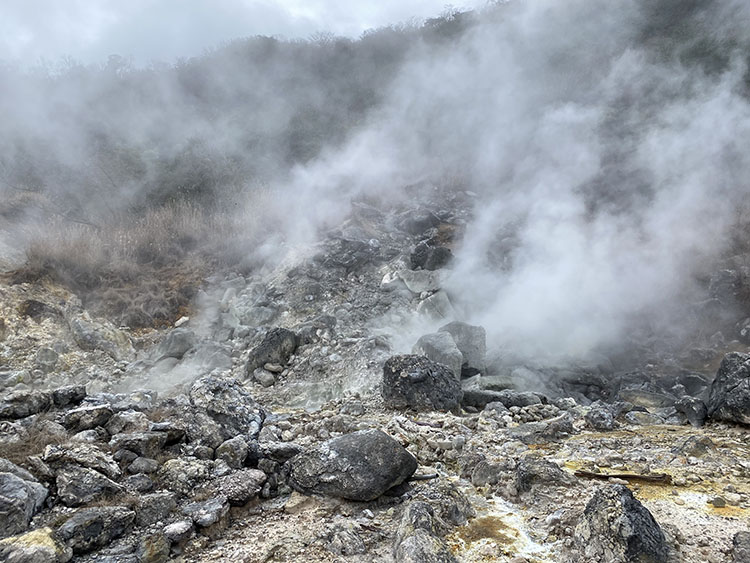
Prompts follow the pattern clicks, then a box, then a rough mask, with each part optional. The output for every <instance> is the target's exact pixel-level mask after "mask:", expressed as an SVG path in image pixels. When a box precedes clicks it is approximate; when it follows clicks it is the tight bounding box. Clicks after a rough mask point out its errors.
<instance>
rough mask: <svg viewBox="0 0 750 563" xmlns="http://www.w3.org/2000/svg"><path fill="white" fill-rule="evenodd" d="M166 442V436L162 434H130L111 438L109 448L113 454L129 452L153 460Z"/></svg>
mask: <svg viewBox="0 0 750 563" xmlns="http://www.w3.org/2000/svg"><path fill="white" fill-rule="evenodd" d="M166 442H167V436H166V434H164V433H162V432H132V433H126V434H116V435H114V436H112V439H111V440H110V441H109V447H110V448H111V449H112V451H113V452H116V451H117V450H130V451H131V452H135V453H137V454H138V455H139V456H142V457H149V458H155V457H157V456H158V455H159V454H160V453H161V452H162V449H163V448H164V444H166Z"/></svg>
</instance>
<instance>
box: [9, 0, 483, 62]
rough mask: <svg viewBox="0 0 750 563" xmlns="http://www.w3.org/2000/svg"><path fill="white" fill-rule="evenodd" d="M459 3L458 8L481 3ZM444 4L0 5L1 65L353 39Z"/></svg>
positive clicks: (245, 0) (164, 0)
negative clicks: (272, 41)
mask: <svg viewBox="0 0 750 563" xmlns="http://www.w3.org/2000/svg"><path fill="white" fill-rule="evenodd" d="M485 3H486V0H464V1H462V2H461V3H456V4H455V5H456V6H457V7H462V8H468V7H474V6H479V5H483V4H485ZM447 4H448V3H447V2H445V1H444V0H375V1H362V0H0V60H6V61H14V62H17V63H20V64H22V65H24V66H27V65H35V64H37V63H39V62H40V61H41V60H42V59H44V60H46V61H48V62H56V61H59V60H60V58H61V57H64V56H69V57H72V58H73V59H75V60H77V61H80V62H83V63H93V62H99V61H105V60H106V59H107V57H108V56H109V55H111V54H118V55H122V56H125V57H129V58H132V60H133V62H134V63H135V64H137V65H143V64H147V63H149V62H151V61H163V62H171V61H173V60H175V59H176V58H178V57H190V56H194V55H199V54H201V53H202V52H203V51H204V50H205V49H206V48H208V47H212V46H215V45H217V44H220V43H222V42H223V41H227V40H230V39H236V38H238V37H247V36H253V35H273V36H280V37H285V38H299V37H301V38H306V37H309V36H310V35H312V34H313V33H315V32H318V31H330V32H332V33H335V34H337V35H345V36H350V37H358V36H359V35H360V34H361V33H362V32H363V31H365V30H367V29H372V28H376V27H381V26H384V25H389V24H392V23H398V22H402V21H406V20H409V19H410V18H417V19H424V18H427V17H432V16H436V15H439V14H440V13H441V12H443V11H444V10H445V8H446V5H447Z"/></svg>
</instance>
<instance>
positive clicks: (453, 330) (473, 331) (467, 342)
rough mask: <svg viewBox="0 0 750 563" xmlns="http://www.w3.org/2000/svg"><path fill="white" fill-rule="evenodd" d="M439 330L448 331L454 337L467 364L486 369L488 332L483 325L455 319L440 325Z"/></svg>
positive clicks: (481, 369) (480, 369)
mask: <svg viewBox="0 0 750 563" xmlns="http://www.w3.org/2000/svg"><path fill="white" fill-rule="evenodd" d="M439 332H447V333H448V334H450V335H451V336H452V337H453V341H454V342H455V343H456V346H457V347H458V349H459V350H460V352H461V354H462V355H463V359H464V363H465V364H466V365H467V366H469V367H472V368H476V369H478V370H479V371H484V369H485V367H486V356H487V332H486V331H485V330H484V328H483V327H481V326H476V325H470V324H467V323H463V322H460V321H453V322H452V323H448V324H447V325H443V326H442V327H440V331H439Z"/></svg>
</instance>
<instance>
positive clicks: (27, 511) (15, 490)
mask: <svg viewBox="0 0 750 563" xmlns="http://www.w3.org/2000/svg"><path fill="white" fill-rule="evenodd" d="M46 498H47V489H46V488H45V487H44V486H43V485H41V484H39V483H37V482H35V481H25V480H23V479H22V478H21V477H18V476H17V475H14V474H13V473H0V515H2V523H3V525H2V526H0V538H4V537H6V536H12V535H15V534H20V533H21V532H24V531H26V529H27V528H28V527H29V522H31V518H32V517H33V516H34V514H36V512H37V511H38V510H39V509H40V508H41V507H42V505H43V504H44V500H45V499H46Z"/></svg>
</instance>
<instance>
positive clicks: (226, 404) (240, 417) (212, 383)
mask: <svg viewBox="0 0 750 563" xmlns="http://www.w3.org/2000/svg"><path fill="white" fill-rule="evenodd" d="M190 403H191V404H192V405H193V406H194V407H195V408H197V409H201V410H205V412H206V413H207V415H208V416H209V417H211V418H212V419H213V420H214V421H215V422H216V423H217V424H219V427H220V432H221V435H222V437H223V439H224V440H229V439H231V438H234V437H235V436H239V435H244V436H247V437H248V438H249V439H251V440H256V439H257V437H258V434H259V433H260V430H261V427H262V426H263V420H265V418H266V413H265V411H264V410H263V408H262V407H261V406H260V405H259V404H258V403H256V402H255V400H254V399H253V398H252V397H251V396H250V393H248V392H247V391H246V390H245V389H244V388H243V387H242V385H240V383H239V382H238V381H237V380H236V379H220V378H217V377H204V378H202V379H199V380H198V381H196V382H195V384H194V385H193V387H192V388H191V389H190Z"/></svg>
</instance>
